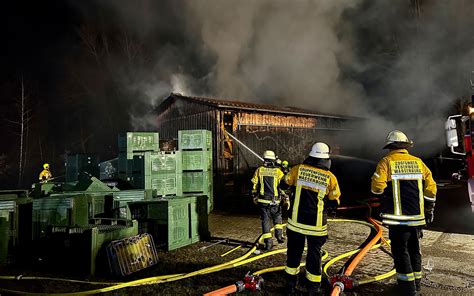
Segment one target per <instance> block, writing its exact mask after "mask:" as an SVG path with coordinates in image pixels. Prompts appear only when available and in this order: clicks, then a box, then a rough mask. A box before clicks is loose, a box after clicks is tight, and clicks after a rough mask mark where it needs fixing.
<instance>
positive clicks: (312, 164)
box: [285, 142, 341, 295]
mask: <svg viewBox="0 0 474 296" xmlns="http://www.w3.org/2000/svg"><path fill="white" fill-rule="evenodd" d="M330 167H331V160H330V157H329V146H328V145H327V144H325V143H321V142H318V143H316V144H314V145H313V147H312V148H311V152H310V153H309V157H308V158H306V160H305V161H304V162H303V163H302V164H298V165H296V166H294V167H292V168H291V170H290V172H289V173H288V174H287V175H286V176H285V182H286V184H288V185H289V186H290V187H291V190H292V192H293V194H292V199H291V206H290V209H289V212H288V223H287V227H286V236H287V239H288V243H287V248H288V250H287V261H286V267H285V272H286V274H287V292H288V294H293V293H296V285H297V280H298V278H297V277H298V273H299V271H300V261H301V256H302V254H303V249H304V246H305V240H307V241H308V249H307V256H306V279H307V288H308V293H309V295H319V294H321V248H322V246H323V245H324V243H325V242H326V239H327V235H328V231H327V223H326V222H327V211H328V209H329V208H337V206H338V205H339V197H340V196H341V192H340V189H339V185H338V182H337V179H336V177H335V176H334V174H333V173H331V172H330V171H329V169H330Z"/></svg>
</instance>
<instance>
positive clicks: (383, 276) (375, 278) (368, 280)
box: [253, 219, 396, 285]
mask: <svg viewBox="0 0 474 296" xmlns="http://www.w3.org/2000/svg"><path fill="white" fill-rule="evenodd" d="M328 221H331V222H354V223H359V224H363V225H366V226H369V227H371V228H373V227H374V226H373V225H372V224H370V223H367V222H365V221H358V220H349V219H328ZM382 242H383V243H385V244H386V245H388V246H389V245H390V240H386V239H385V238H382ZM381 246H382V244H377V245H375V246H373V247H372V248H371V249H372V250H373V249H377V248H380V247H381ZM360 250H361V249H355V250H352V251H349V252H347V253H344V254H341V255H339V256H337V257H335V258H333V259H331V260H329V261H328V262H327V263H326V264H325V265H324V268H323V272H324V275H325V276H326V277H327V278H330V277H329V275H328V273H327V270H328V268H329V267H330V266H331V265H333V264H334V263H336V262H337V261H339V260H342V259H344V258H347V257H349V256H352V255H354V254H356V253H357V252H359V251H360ZM324 252H325V253H324V255H323V256H322V258H321V259H322V260H325V259H326V258H327V257H328V253H327V252H326V251H324ZM305 265H306V263H302V264H301V265H300V266H301V267H303V266H305ZM284 269H285V266H284V265H282V266H276V267H270V268H266V269H262V270H259V271H256V272H254V273H253V274H258V275H262V274H264V273H269V272H275V271H280V270H284ZM395 273H396V272H395V269H392V270H390V271H389V272H386V273H384V274H381V275H377V276H373V277H370V278H366V279H362V280H359V281H358V283H359V285H364V284H368V283H372V282H375V281H381V280H384V279H386V278H389V277H391V276H393V275H395Z"/></svg>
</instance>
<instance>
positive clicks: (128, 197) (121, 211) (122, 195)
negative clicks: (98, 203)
mask: <svg viewBox="0 0 474 296" xmlns="http://www.w3.org/2000/svg"><path fill="white" fill-rule="evenodd" d="M152 198H153V191H152V190H151V189H144V190H140V189H134V190H122V191H117V192H114V193H113V211H114V212H115V213H116V215H115V216H116V217H117V218H121V219H130V211H129V209H128V204H129V203H131V202H137V201H143V200H150V199H152Z"/></svg>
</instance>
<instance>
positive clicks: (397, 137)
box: [383, 130, 413, 149]
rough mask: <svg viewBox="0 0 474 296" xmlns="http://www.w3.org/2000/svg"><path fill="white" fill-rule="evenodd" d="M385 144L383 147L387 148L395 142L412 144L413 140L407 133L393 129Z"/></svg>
mask: <svg viewBox="0 0 474 296" xmlns="http://www.w3.org/2000/svg"><path fill="white" fill-rule="evenodd" d="M386 141H387V142H386V143H385V146H384V147H383V148H384V149H385V148H387V146H389V145H391V144H394V143H399V144H406V145H407V146H412V145H413V141H411V140H409V139H408V137H407V135H405V134H404V133H403V132H401V131H399V130H393V131H391V132H389V133H388V135H387V139H386Z"/></svg>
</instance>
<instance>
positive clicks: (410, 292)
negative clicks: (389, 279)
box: [398, 280, 416, 296]
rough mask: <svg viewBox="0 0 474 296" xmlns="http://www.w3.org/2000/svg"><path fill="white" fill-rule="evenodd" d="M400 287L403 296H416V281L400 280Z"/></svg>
mask: <svg viewBox="0 0 474 296" xmlns="http://www.w3.org/2000/svg"><path fill="white" fill-rule="evenodd" d="M398 287H400V290H401V291H400V292H402V293H401V295H406V296H415V295H416V286H415V281H401V280H398Z"/></svg>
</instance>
